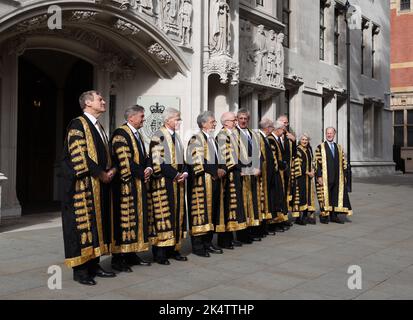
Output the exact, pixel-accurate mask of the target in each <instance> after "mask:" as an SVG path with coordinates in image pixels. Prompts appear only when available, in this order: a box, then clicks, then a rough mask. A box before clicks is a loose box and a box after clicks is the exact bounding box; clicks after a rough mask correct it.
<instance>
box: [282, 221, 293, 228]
mask: <svg viewBox="0 0 413 320" xmlns="http://www.w3.org/2000/svg"><path fill="white" fill-rule="evenodd" d="M284 226H286V227H292V226H293V224H292V223H291V222H290V221H284Z"/></svg>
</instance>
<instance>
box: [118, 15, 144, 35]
mask: <svg viewBox="0 0 413 320" xmlns="http://www.w3.org/2000/svg"><path fill="white" fill-rule="evenodd" d="M114 27H115V29H117V30H119V31H120V32H121V33H122V34H124V35H135V34H137V33H138V32H139V31H140V29H139V28H138V27H136V26H134V25H133V24H131V23H129V22H126V21H124V20H122V19H118V20H117V21H116V23H115V24H114Z"/></svg>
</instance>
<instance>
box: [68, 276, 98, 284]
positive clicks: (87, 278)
mask: <svg viewBox="0 0 413 320" xmlns="http://www.w3.org/2000/svg"><path fill="white" fill-rule="evenodd" d="M73 280H75V281H77V282H79V283H80V284H83V285H85V286H95V285H96V281H95V280H93V278H92V277H91V276H89V275H84V276H80V275H74V276H73Z"/></svg>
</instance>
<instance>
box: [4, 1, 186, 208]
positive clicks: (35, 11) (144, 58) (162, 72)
mask: <svg viewBox="0 0 413 320" xmlns="http://www.w3.org/2000/svg"><path fill="white" fill-rule="evenodd" d="M124 2H125V1H106V0H96V1H93V0H89V1H88V0H85V1H41V2H37V3H33V2H29V4H28V5H22V6H20V7H18V8H17V9H16V10H14V11H13V12H11V13H9V14H8V15H5V16H3V17H2V18H1V20H0V97H1V102H0V112H1V114H2V117H0V118H1V119H0V121H1V123H0V126H1V128H2V133H1V135H0V150H1V152H0V166H1V172H2V173H4V174H5V175H6V176H7V177H8V181H7V185H5V186H4V187H3V215H6V216H19V215H20V212H21V209H20V205H19V201H18V200H17V197H16V190H15V186H16V149H17V96H18V74H17V73H18V57H19V55H21V54H23V52H24V50H26V49H50V50H58V51H63V52H66V53H69V54H72V55H75V56H78V57H80V58H82V59H84V60H86V61H88V62H90V63H91V64H92V65H94V67H95V88H96V89H98V90H99V91H101V92H102V93H103V94H104V95H105V96H106V97H108V96H109V94H110V89H111V84H113V83H114V82H116V81H117V80H119V79H133V77H134V75H135V73H136V72H137V71H138V70H139V67H140V66H141V64H142V63H143V64H145V65H146V67H147V68H148V69H149V70H151V71H152V72H153V73H154V74H156V75H157V76H158V77H159V78H160V79H170V78H173V77H174V76H175V75H176V74H177V73H182V74H184V75H186V74H187V73H188V72H189V70H190V67H189V63H188V60H189V58H188V54H187V53H186V52H185V51H184V50H188V48H183V47H180V46H179V44H178V43H177V42H176V41H174V39H173V38H172V37H171V36H170V35H168V33H167V32H166V31H165V30H162V29H161V28H159V27H158V26H157V25H156V19H154V18H153V17H152V16H149V15H148V14H147V13H145V11H143V10H140V8H131V7H130V6H122V5H121V4H122V3H124ZM51 5H58V6H59V7H60V8H61V9H62V20H63V24H62V26H63V29H61V30H50V29H49V28H48V25H47V22H48V18H49V16H50V15H48V14H47V10H48V8H49V7H50V6H51ZM104 124H105V125H106V127H108V124H109V119H108V116H106V118H105V119H104Z"/></svg>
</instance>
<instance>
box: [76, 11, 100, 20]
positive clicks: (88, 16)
mask: <svg viewBox="0 0 413 320" xmlns="http://www.w3.org/2000/svg"><path fill="white" fill-rule="evenodd" d="M97 14H98V13H97V12H95V11H79V10H78V11H73V12H72V16H71V17H70V18H69V21H93V20H95V16H96V15H97Z"/></svg>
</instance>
